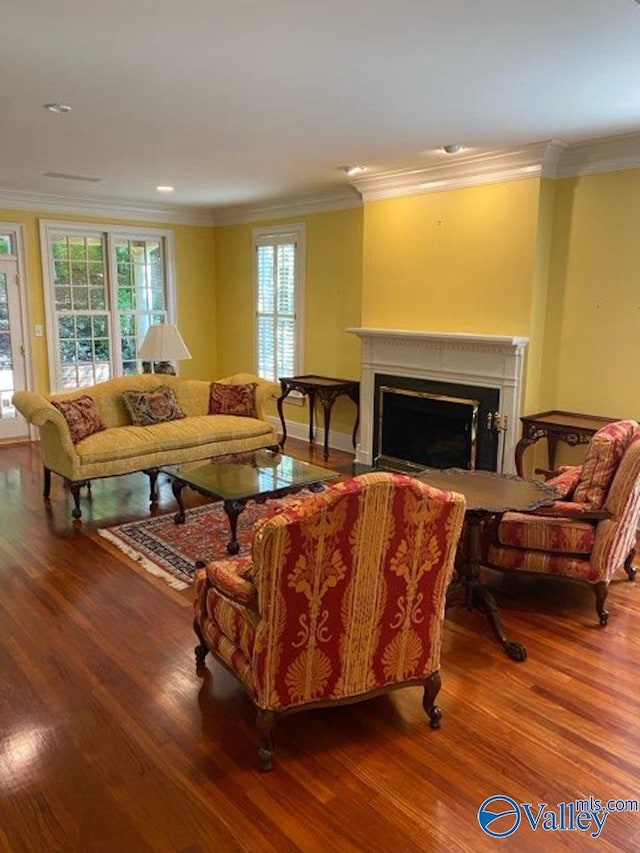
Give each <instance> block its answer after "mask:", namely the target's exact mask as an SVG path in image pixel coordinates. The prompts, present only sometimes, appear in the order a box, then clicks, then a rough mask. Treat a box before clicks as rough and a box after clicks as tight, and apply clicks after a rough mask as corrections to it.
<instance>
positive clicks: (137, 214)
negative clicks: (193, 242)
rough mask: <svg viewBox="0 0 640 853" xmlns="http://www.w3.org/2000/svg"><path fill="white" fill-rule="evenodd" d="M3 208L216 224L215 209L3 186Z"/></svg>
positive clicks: (0, 190) (0, 200)
mask: <svg viewBox="0 0 640 853" xmlns="http://www.w3.org/2000/svg"><path fill="white" fill-rule="evenodd" d="M0 208H7V209H9V210H36V211H38V212H42V213H49V214H51V213H53V214H55V213H69V214H74V215H78V216H102V217H109V218H115V219H136V220H140V221H143V222H162V223H172V224H175V225H208V226H212V225H215V220H214V217H213V212H212V211H210V210H209V211H203V210H201V209H198V208H193V207H186V206H182V205H180V206H171V205H166V204H163V205H160V204H158V205H152V204H135V203H132V202H130V201H124V200H123V201H118V199H102V198H87V197H80V196H62V195H53V194H39V193H29V192H20V191H18V190H8V189H3V188H2V187H0Z"/></svg>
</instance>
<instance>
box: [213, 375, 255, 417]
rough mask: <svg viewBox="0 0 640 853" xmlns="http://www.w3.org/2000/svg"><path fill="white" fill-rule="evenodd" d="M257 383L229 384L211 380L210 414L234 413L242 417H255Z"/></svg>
mask: <svg viewBox="0 0 640 853" xmlns="http://www.w3.org/2000/svg"><path fill="white" fill-rule="evenodd" d="M256 387H257V383H255V382H249V383H247V384H246V385H231V384H227V383H226V382H212V383H211V391H210V394H209V414H210V415H235V416H238V417H244V418H255V417H256Z"/></svg>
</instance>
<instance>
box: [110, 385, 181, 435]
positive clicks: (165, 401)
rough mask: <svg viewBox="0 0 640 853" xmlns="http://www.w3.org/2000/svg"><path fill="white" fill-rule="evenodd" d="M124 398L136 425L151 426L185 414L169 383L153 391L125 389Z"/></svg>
mask: <svg viewBox="0 0 640 853" xmlns="http://www.w3.org/2000/svg"><path fill="white" fill-rule="evenodd" d="M122 399H123V400H124V404H125V406H126V409H127V411H128V412H129V417H130V418H131V423H132V424H133V425H134V426H150V425H151V424H160V423H164V422H165V421H175V420H178V419H179V418H184V416H185V415H184V412H183V411H182V409H181V408H180V406H179V405H178V401H177V400H176V395H175V393H174V392H173V390H172V389H171V388H169V386H168V385H159V386H158V387H157V388H154V389H153V391H124V392H123V394H122Z"/></svg>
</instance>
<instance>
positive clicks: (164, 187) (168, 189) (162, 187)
mask: <svg viewBox="0 0 640 853" xmlns="http://www.w3.org/2000/svg"><path fill="white" fill-rule="evenodd" d="M156 189H157V190H158V192H159V193H172V192H173V191H174V190H175V187H170V186H168V185H162V184H161V185H160V186H159V187H156Z"/></svg>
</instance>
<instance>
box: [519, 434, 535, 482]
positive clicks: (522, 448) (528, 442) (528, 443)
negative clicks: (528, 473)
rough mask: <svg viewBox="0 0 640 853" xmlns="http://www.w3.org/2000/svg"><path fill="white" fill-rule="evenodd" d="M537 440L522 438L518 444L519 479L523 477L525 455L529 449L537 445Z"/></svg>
mask: <svg viewBox="0 0 640 853" xmlns="http://www.w3.org/2000/svg"><path fill="white" fill-rule="evenodd" d="M536 441H537V439H535V438H521V439H520V441H519V442H518V443H517V444H516V473H517V474H518V477H523V476H524V475H523V473H522V457H523V455H524V452H525V450H526V449H527V447H530V446H531V445H532V444H535V443H536Z"/></svg>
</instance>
